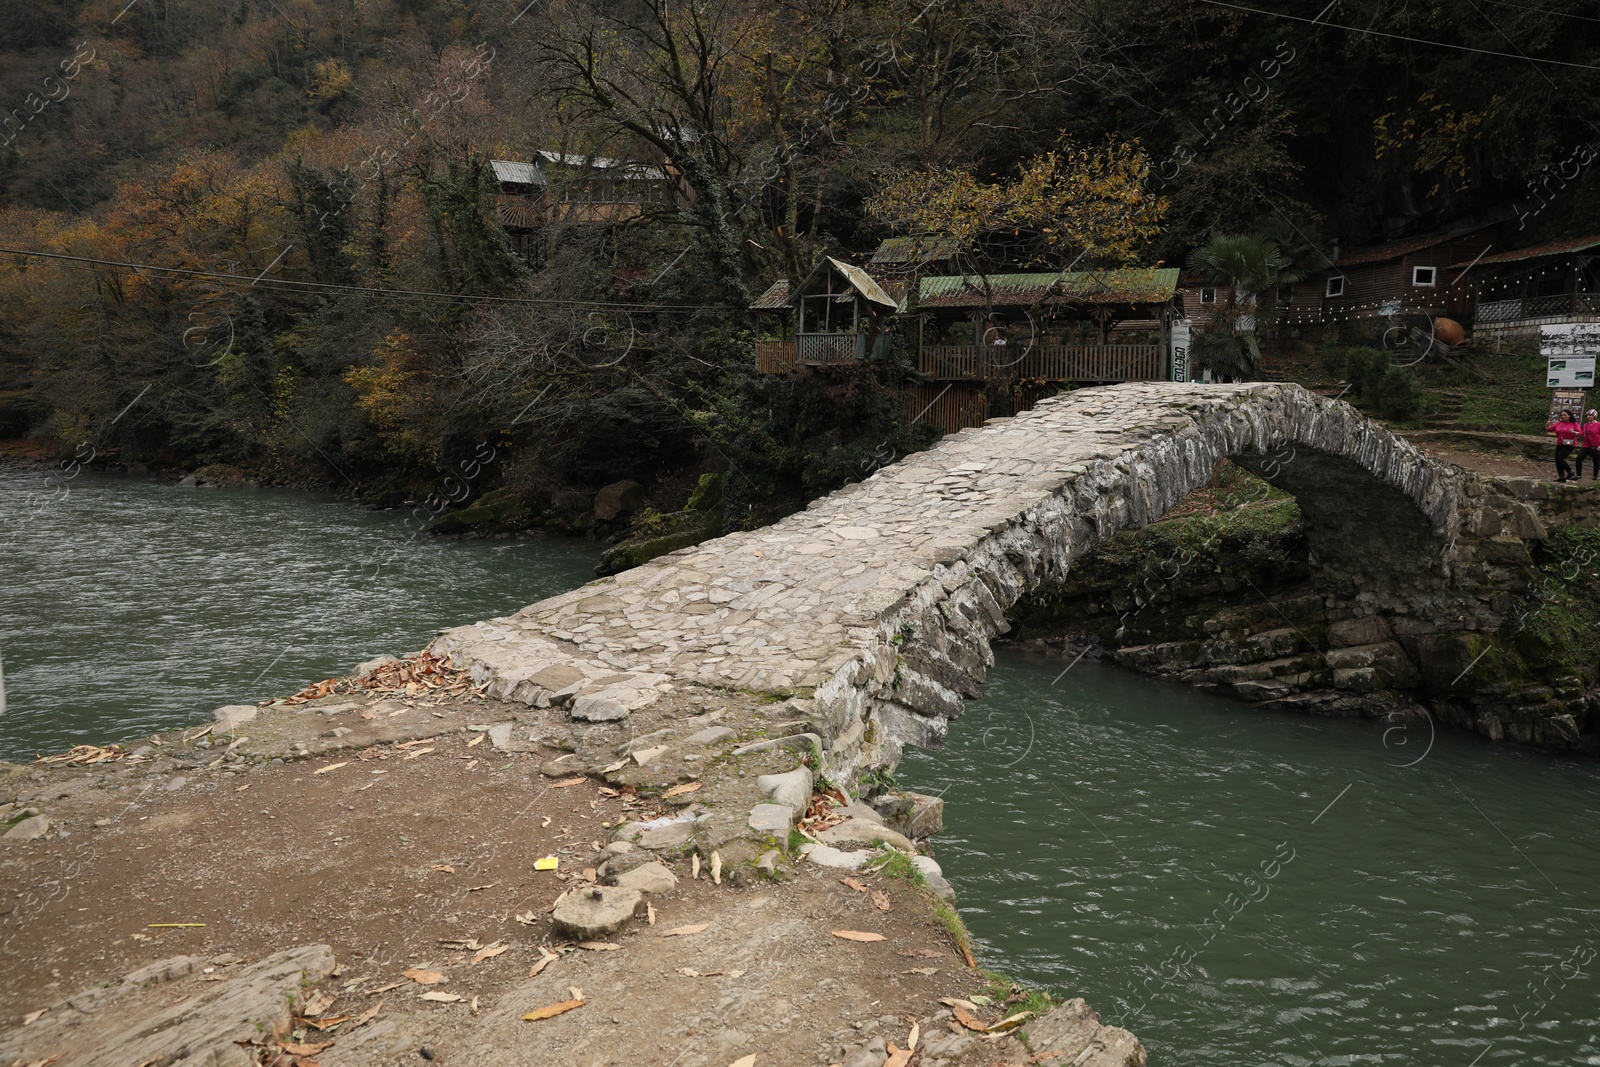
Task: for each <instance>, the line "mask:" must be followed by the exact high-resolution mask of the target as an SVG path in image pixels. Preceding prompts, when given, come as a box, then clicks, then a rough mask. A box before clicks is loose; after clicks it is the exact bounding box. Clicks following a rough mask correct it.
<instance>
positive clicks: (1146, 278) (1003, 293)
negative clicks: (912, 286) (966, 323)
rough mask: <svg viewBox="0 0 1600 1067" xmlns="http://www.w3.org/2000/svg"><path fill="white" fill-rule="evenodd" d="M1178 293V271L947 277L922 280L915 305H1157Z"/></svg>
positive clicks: (1137, 269)
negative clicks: (1048, 303) (1046, 303)
mask: <svg viewBox="0 0 1600 1067" xmlns="http://www.w3.org/2000/svg"><path fill="white" fill-rule="evenodd" d="M1177 291H1178V268H1177V267H1159V268H1149V267H1129V268H1123V269H1119V270H1092V271H1072V272H1069V273H1065V274H1063V273H1060V272H1058V271H1040V272H1036V273H1028V274H989V275H972V274H969V275H964V276H957V275H950V276H944V277H935V278H924V279H922V287H921V289H920V290H919V292H918V296H917V299H918V303H919V304H920V305H921V306H922V307H925V308H941V307H943V308H969V307H987V306H989V305H990V304H994V305H997V306H1012V307H1015V306H1019V305H1021V306H1029V305H1033V304H1042V303H1045V302H1046V301H1048V302H1050V303H1067V304H1160V303H1163V302H1165V301H1167V300H1170V299H1172V297H1173V294H1175V293H1176V292H1177Z"/></svg>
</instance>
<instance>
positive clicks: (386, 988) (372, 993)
mask: <svg viewBox="0 0 1600 1067" xmlns="http://www.w3.org/2000/svg"><path fill="white" fill-rule="evenodd" d="M403 985H405V983H404V982H390V983H389V984H388V985H381V986H379V987H378V988H377V989H369V990H367V991H366V992H365V993H363V994H361V995H362V996H364V997H375V996H377V995H378V994H379V993H387V992H389V990H391V989H399V988H400V987H401V986H403Z"/></svg>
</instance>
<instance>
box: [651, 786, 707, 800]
mask: <svg viewBox="0 0 1600 1067" xmlns="http://www.w3.org/2000/svg"><path fill="white" fill-rule="evenodd" d="M700 785H701V783H700V782H685V783H683V784H682V785H675V786H673V787H672V788H671V789H669V790H667V791H666V792H665V793H662V794H661V799H662V800H666V799H667V798H668V797H681V796H683V794H685V793H693V792H694V791H695V790H696V789H699V788H700Z"/></svg>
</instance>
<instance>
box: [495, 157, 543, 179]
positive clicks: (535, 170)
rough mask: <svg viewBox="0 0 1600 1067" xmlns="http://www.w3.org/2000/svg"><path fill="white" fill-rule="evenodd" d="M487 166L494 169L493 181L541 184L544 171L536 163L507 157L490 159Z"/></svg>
mask: <svg viewBox="0 0 1600 1067" xmlns="http://www.w3.org/2000/svg"><path fill="white" fill-rule="evenodd" d="M489 166H490V167H491V168H492V169H493V170H494V178H495V181H499V182H511V183H513V184H516V185H543V184H544V171H542V170H540V169H539V165H538V164H537V163H517V162H514V161H512V160H509V159H491V160H489Z"/></svg>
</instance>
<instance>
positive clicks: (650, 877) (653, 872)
mask: <svg viewBox="0 0 1600 1067" xmlns="http://www.w3.org/2000/svg"><path fill="white" fill-rule="evenodd" d="M616 885H617V886H618V887H620V888H622V889H637V890H638V891H639V892H641V893H650V894H660V893H670V892H672V890H673V889H675V888H676V887H677V885H678V876H677V875H675V874H673V873H672V872H671V871H669V870H668V869H667V868H666V867H664V866H663V865H661V864H660V863H657V862H656V861H654V860H651V861H650V862H648V863H641V864H640V865H639V866H637V867H635V868H634V869H633V870H631V871H627V872H625V873H623V874H620V875H618V876H617V880H616Z"/></svg>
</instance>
